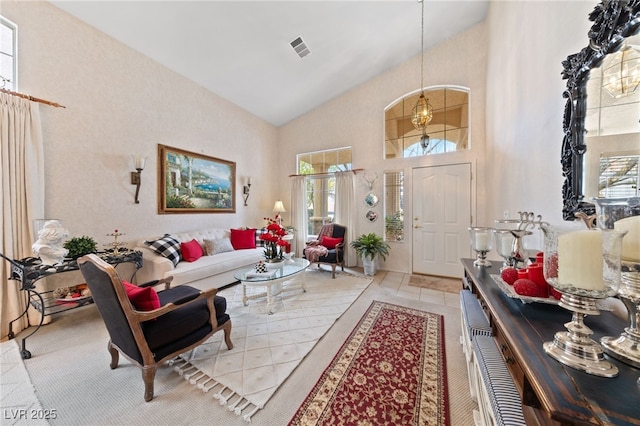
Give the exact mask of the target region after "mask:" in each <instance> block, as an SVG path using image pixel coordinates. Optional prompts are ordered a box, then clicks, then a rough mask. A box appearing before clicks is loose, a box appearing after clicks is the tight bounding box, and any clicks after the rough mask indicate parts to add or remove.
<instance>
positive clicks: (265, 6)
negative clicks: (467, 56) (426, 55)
mask: <svg viewBox="0 0 640 426" xmlns="http://www.w3.org/2000/svg"><path fill="white" fill-rule="evenodd" d="M49 1H50V2H51V3H52V4H54V5H55V6H57V7H59V8H61V9H63V10H65V11H66V12H68V13H70V14H72V15H74V16H76V17H77V18H79V19H81V20H83V21H85V22H86V23H88V24H90V25H92V26H93V27H95V28H97V29H99V30H101V31H103V32H105V33H107V34H109V35H110V36H112V37H114V38H115V39H117V40H119V41H121V42H122V43H124V44H126V45H128V46H130V47H131V48H133V49H136V50H137V51H139V52H141V53H142V54H144V55H146V56H148V57H150V58H152V59H154V60H155V61H157V62H159V63H161V64H163V65H165V66H166V67H168V68H170V69H172V70H174V71H176V72H177V73H179V74H181V75H183V76H185V77H187V78H189V79H191V80H193V81H194V82H196V83H198V84H200V85H202V86H203V87H205V88H207V89H208V90H211V91H212V92H214V93H216V94H218V95H220V96H222V97H223V98H225V99H227V100H229V101H230V102H233V103H234V104H236V105H239V106H240V107H242V108H244V109H245V110H247V111H249V112H251V113H252V114H254V115H256V116H258V117H261V118H263V119H264V120H266V121H268V122H270V123H272V124H274V125H275V126H280V125H282V124H285V123H287V122H289V121H290V120H292V119H294V118H296V117H298V116H300V115H302V114H304V113H306V112H308V111H310V110H312V109H314V108H316V107H317V106H319V105H321V104H323V103H325V102H327V101H329V100H331V99H332V98H334V97H336V96H339V95H341V94H343V93H345V92H347V91H349V90H350V89H352V88H354V87H356V86H358V85H360V84H362V83H364V82H365V81H367V80H369V79H371V78H372V77H375V76H376V75H379V74H381V73H383V72H385V71H387V70H389V69H391V68H393V67H395V66H397V65H399V64H401V63H402V62H404V61H406V60H407V59H409V58H411V57H413V56H415V55H417V54H419V53H420V21H421V18H420V13H421V3H420V2H418V1H416V0H388V1H357V0H351V1H310V0H306V1H243V0H240V1H79V0H77V1H74V0H49ZM425 1H426V2H425V18H424V24H425V25H424V26H425V31H424V34H425V35H424V46H425V49H429V48H430V47H432V46H434V45H436V44H438V43H440V42H442V41H444V40H446V39H448V38H450V37H452V36H454V35H456V34H458V33H460V32H462V31H465V30H466V29H468V28H470V27H472V26H473V25H475V24H477V23H479V22H481V21H483V20H484V18H485V16H486V13H487V10H488V4H489V1H488V0H470V1H462V0H460V1H458V0H455V1H452V0H449V1H435V0H425ZM298 37H301V38H302V40H303V41H304V43H305V44H306V45H307V47H308V48H309V50H310V52H311V53H310V54H309V55H307V56H305V57H304V58H300V57H299V55H298V54H297V53H296V52H295V51H294V49H293V48H292V47H291V45H290V43H291V42H292V41H293V40H295V39H296V38H298ZM417 86H419V70H416V88H417Z"/></svg>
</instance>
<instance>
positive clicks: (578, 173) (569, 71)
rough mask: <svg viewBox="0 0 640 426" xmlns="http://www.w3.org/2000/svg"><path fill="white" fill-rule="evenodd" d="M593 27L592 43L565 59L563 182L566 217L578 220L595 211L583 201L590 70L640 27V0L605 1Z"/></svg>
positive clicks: (592, 18)
mask: <svg viewBox="0 0 640 426" xmlns="http://www.w3.org/2000/svg"><path fill="white" fill-rule="evenodd" d="M589 20H590V21H593V26H592V27H591V29H590V30H589V33H588V37H589V45H588V46H587V47H585V48H584V49H582V50H581V51H580V52H578V53H575V54H573V55H569V56H568V57H567V59H565V60H564V61H562V66H563V67H564V71H563V72H562V78H563V79H566V80H567V88H566V90H565V91H564V93H563V94H562V96H563V97H564V98H566V99H567V102H566V104H565V108H564V122H563V130H564V138H563V141H562V157H561V162H562V174H563V176H564V177H565V181H564V184H563V185H562V198H563V203H564V205H563V208H562V217H563V218H564V220H575V219H576V217H575V214H576V213H577V212H582V213H585V214H587V215H592V214H595V206H594V204H592V203H589V202H586V201H584V200H583V198H584V192H583V173H584V167H583V161H584V153H585V152H586V150H587V146H586V145H585V141H584V136H585V125H584V120H585V115H586V109H587V80H588V79H589V71H590V70H591V69H592V68H597V67H598V66H600V64H601V63H602V60H603V59H604V57H605V56H606V55H607V54H608V53H612V52H615V51H617V50H618V49H619V48H620V47H621V46H622V44H623V42H624V39H625V38H627V37H629V36H632V35H634V34H636V33H637V32H638V31H639V30H640V0H602V2H600V3H599V4H598V5H597V6H596V7H595V9H594V10H593V12H591V13H590V14H589Z"/></svg>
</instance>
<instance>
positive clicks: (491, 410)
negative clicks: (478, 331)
mask: <svg viewBox="0 0 640 426" xmlns="http://www.w3.org/2000/svg"><path fill="white" fill-rule="evenodd" d="M473 346H474V349H473V350H474V365H475V368H474V370H475V374H477V376H478V408H479V409H480V416H481V419H479V420H480V424H482V425H487V426H502V425H506V426H519V425H522V426H526V424H527V423H526V422H525V420H524V414H523V413H522V400H521V399H520V395H519V394H518V390H517V389H516V386H515V384H514V383H513V379H512V378H511V375H510V374H509V370H508V369H507V365H506V364H505V362H504V359H503V358H502V355H501V354H500V351H499V349H498V345H496V342H495V339H494V338H493V337H486V336H476V337H475V339H474V340H473ZM474 419H475V415H474ZM475 420H476V424H478V419H475Z"/></svg>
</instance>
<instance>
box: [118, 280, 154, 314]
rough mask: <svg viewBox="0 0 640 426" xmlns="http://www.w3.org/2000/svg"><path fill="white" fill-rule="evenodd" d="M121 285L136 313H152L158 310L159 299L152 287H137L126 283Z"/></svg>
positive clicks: (123, 282)
mask: <svg viewBox="0 0 640 426" xmlns="http://www.w3.org/2000/svg"><path fill="white" fill-rule="evenodd" d="M122 284H123V285H124V290H125V291H126V292H127V296H128V297H129V300H130V301H131V304H132V305H133V307H134V308H136V310H137V311H153V310H154V309H158V308H160V298H159V297H158V293H156V291H155V290H154V289H153V287H138V286H137V285H133V284H131V283H129V282H126V281H122Z"/></svg>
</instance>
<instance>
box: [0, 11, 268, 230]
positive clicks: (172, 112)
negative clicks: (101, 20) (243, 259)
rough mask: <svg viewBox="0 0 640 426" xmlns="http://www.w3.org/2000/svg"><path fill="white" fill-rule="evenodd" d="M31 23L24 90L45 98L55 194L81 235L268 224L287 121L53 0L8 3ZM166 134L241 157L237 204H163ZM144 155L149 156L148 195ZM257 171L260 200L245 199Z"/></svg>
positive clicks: (51, 208)
mask: <svg viewBox="0 0 640 426" xmlns="http://www.w3.org/2000/svg"><path fill="white" fill-rule="evenodd" d="M0 8H1V9H0V13H2V15H3V16H5V17H7V18H8V19H10V20H11V21H13V22H15V23H16V24H18V27H19V39H18V41H19V46H18V49H19V84H20V87H19V89H20V91H22V92H25V93H29V94H32V95H33V96H37V97H41V98H45V99H49V100H52V101H55V102H58V103H60V104H62V105H65V106H66V109H62V108H52V107H48V106H45V105H40V111H41V116H42V128H43V133H44V143H45V158H46V166H45V177H46V201H45V212H46V215H47V217H49V218H58V219H61V220H62V221H63V224H64V225H65V226H66V227H67V228H68V229H69V230H70V232H71V234H72V235H74V236H79V235H90V236H93V237H94V238H95V239H96V240H97V241H98V242H99V243H104V242H107V241H109V239H110V238H109V237H106V234H107V233H109V232H112V231H113V229H116V228H117V229H119V230H121V231H122V232H125V233H126V234H127V236H126V237H124V239H125V240H129V241H133V240H135V239H137V238H140V237H144V236H147V235H155V234H161V233H164V232H179V231H187V230H192V229H197V228H201V227H205V226H210V227H217V226H220V227H230V226H244V225H246V226H256V225H262V224H263V220H262V218H263V217H264V216H265V215H267V214H268V213H270V212H271V208H272V207H273V201H274V200H273V198H272V196H271V194H273V193H275V190H276V182H275V181H274V180H272V179H257V177H258V176H267V175H269V174H272V173H274V172H273V170H266V164H268V163H271V164H274V163H275V162H276V152H275V147H276V143H277V141H276V136H277V129H276V128H275V127H273V126H272V125H270V124H268V123H266V122H265V121H263V120H261V119H259V118H256V117H255V116H253V115H251V114H249V113H248V112H246V111H244V110H242V109H240V108H238V107H237V106H235V105H233V104H231V103H229V102H227V101H226V100H224V99H222V98H220V97H219V96H217V95H215V94H213V93H211V92H209V91H206V90H204V89H203V88H202V87H200V86H198V85H196V84H195V83H193V82H191V81H190V80H187V79H185V78H183V77H181V76H179V75H178V74H176V73H174V72H172V71H170V70H168V69H167V68H165V67H164V66H162V65H160V64H158V63H156V62H154V61H152V60H150V59H149V58H147V57H145V56H143V55H141V54H139V53H138V52H136V51H134V50H133V49H130V48H128V47H126V46H124V45H123V44H121V43H120V42H118V41H116V40H114V39H113V38H111V37H109V36H107V35H105V34H104V33H102V32H99V31H97V30H95V29H94V28H92V27H90V26H88V25H86V24H84V23H83V22H81V21H79V20H77V19H76V18H74V17H72V16H71V15H68V14H67V13H66V12H63V11H61V10H60V9H58V8H56V7H55V6H53V5H51V4H49V3H46V2H10V1H2V3H1V4H0ZM157 144H165V145H169V146H173V147H178V148H182V149H186V150H189V151H194V152H198V153H204V154H207V155H211V156H215V157H218V158H222V159H225V160H230V161H235V162H236V163H237V178H238V179H237V188H236V189H237V190H236V196H237V198H238V200H237V203H236V211H237V213H236V214H206V215H205V214H196V215H194V214H188V215H158V214H157ZM132 154H136V155H144V156H148V157H149V160H148V161H147V166H146V168H145V170H144V171H143V172H142V187H141V189H140V204H138V205H136V204H134V192H135V186H133V185H131V184H130V175H129V173H130V172H131V171H132V170H133V163H132V160H131V158H130V156H131V155H132ZM248 175H252V176H253V177H254V179H253V186H252V195H251V197H250V198H249V206H248V207H244V206H243V203H242V201H241V191H242V188H241V186H242V183H243V182H244V178H246V177H247V176H248Z"/></svg>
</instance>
